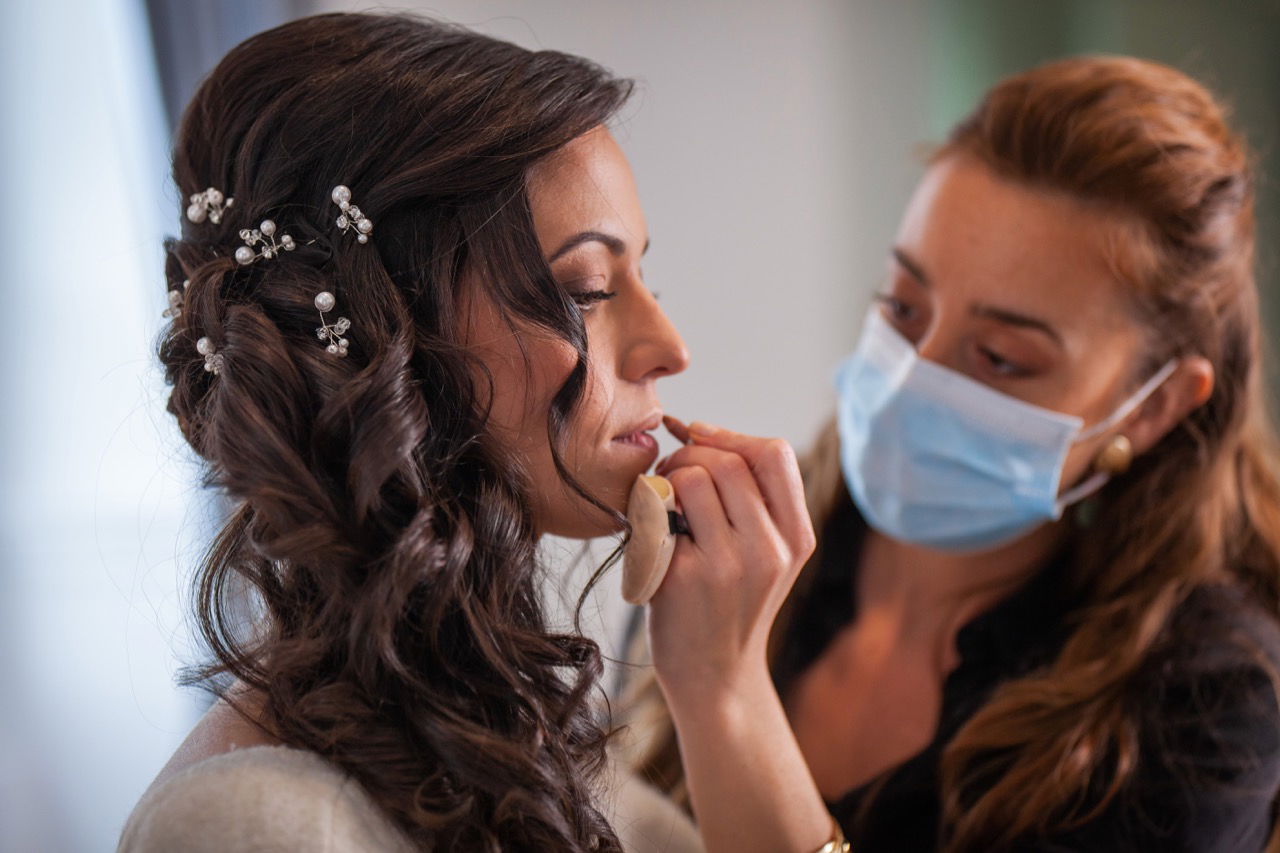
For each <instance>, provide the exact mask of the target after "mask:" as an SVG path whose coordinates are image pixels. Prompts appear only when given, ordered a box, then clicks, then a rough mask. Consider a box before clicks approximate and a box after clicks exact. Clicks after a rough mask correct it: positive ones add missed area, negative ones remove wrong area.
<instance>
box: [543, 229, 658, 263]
mask: <svg viewBox="0 0 1280 853" xmlns="http://www.w3.org/2000/svg"><path fill="white" fill-rule="evenodd" d="M584 243H600V244H602V245H603V246H604V247H605V248H606V249H608V250H609V253H610V254H612V255H614V256H618V255H621V254H623V253H624V252H626V251H627V244H626V242H625V241H624V240H622V239H621V238H620V237H615V236H613V235H612V234H605V233H604V232H603V231H580V232H578V233H577V234H574V235H573V236H572V237H570V238H569V239H568V240H565V241H564V242H563V243H561V244H560V248H558V249H556V250H555V251H554V252H552V253H551V255H550V256H549V257H548V258H547V263H549V264H552V263H555V262H556V261H557V260H559V259H560V258H562V257H564V256H565V255H567V254H569V253H570V252H572V251H573V250H574V249H576V248H578V247H579V246H581V245H583V244H584ZM648 251H649V242H648V241H646V242H645V244H644V249H643V250H642V251H641V252H640V254H642V255H643V254H644V253H645V252H648Z"/></svg>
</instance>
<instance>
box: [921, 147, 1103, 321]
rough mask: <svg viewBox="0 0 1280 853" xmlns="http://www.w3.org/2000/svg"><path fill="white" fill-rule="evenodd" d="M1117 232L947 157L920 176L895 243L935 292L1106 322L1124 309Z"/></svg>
mask: <svg viewBox="0 0 1280 853" xmlns="http://www.w3.org/2000/svg"><path fill="white" fill-rule="evenodd" d="M1120 226H1121V220H1120V218H1119V214H1117V213H1113V212H1110V211H1106V210H1102V209H1100V208H1098V207H1096V206H1091V205H1090V204H1088V203H1087V202H1085V201H1082V200H1080V199H1076V198H1073V197H1071V196H1069V195H1067V194H1066V193H1061V192H1056V191H1052V190H1047V189H1040V188H1036V187H1032V186H1028V185H1026V184H1022V183H1018V182H1015V181H1012V180H1008V179H1006V178H1003V177H1001V176H999V175H997V174H995V172H993V171H992V170H991V169H989V168H988V167H986V166H985V165H983V164H982V163H980V162H978V161H977V160H974V159H972V158H968V157H963V156H951V157H947V158H944V159H943V160H941V161H939V162H938V163H936V164H934V165H933V166H932V167H930V169H929V171H928V172H927V173H926V174H925V177H924V179H923V180H922V181H921V183H920V186H919V187H918V189H917V191H916V193H915V195H914V196H913V197H912V199H911V203H910V205H909V206H908V208H907V212H906V215H905V216H904V218H903V221H902V226H901V228H900V230H899V233H898V241H899V245H900V246H902V247H903V248H904V249H906V250H907V251H908V252H909V253H911V254H912V255H913V257H915V259H916V260H917V261H918V262H919V263H920V264H921V265H922V266H923V267H924V268H925V272H926V274H927V275H929V276H930V277H931V279H932V280H933V281H934V282H936V283H937V285H938V287H939V288H951V289H953V290H959V291H962V292H964V293H966V294H968V295H970V296H972V297H973V298H974V299H982V300H985V301H991V302H998V304H999V305H1000V306H1001V307H1008V308H1014V309H1016V308H1022V309H1026V310H1028V311H1031V310H1035V311H1038V312H1040V313H1041V314H1045V313H1051V314H1053V315H1055V318H1056V319H1058V320H1059V321H1060V322H1064V323H1065V322H1068V321H1070V320H1072V319H1075V320H1078V321H1082V322H1084V323H1085V324H1088V323H1103V324H1104V325H1110V323H1109V322H1108V321H1107V318H1108V317H1110V318H1114V317H1115V312H1116V310H1117V309H1118V308H1119V307H1120V306H1122V305H1124V304H1126V298H1125V297H1126V294H1125V287H1126V285H1125V284H1124V282H1122V281H1121V280H1120V278H1119V276H1118V275H1117V273H1116V268H1115V266H1114V263H1113V260H1114V257H1115V256H1114V254H1113V253H1114V252H1115V251H1117V250H1118V249H1119V248H1120V247H1119V246H1118V245H1117V239H1118V238H1119V237H1120V235H1122V234H1123V233H1125V229H1123V228H1121V227H1120Z"/></svg>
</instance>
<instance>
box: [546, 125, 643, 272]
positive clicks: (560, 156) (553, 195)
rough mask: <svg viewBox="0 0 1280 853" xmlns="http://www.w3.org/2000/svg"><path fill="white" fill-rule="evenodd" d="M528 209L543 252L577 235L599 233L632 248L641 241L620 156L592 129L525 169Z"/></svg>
mask: <svg viewBox="0 0 1280 853" xmlns="http://www.w3.org/2000/svg"><path fill="white" fill-rule="evenodd" d="M528 187H529V205H530V208H531V209H532V211H533V224H534V230H535V231H536V232H537V236H538V242H539V243H540V244H541V246H542V248H543V251H544V252H550V251H552V250H553V249H554V248H555V247H556V246H559V245H560V244H561V243H562V242H563V241H564V240H565V239H567V238H569V237H571V236H573V235H574V234H577V233H579V232H581V231H590V230H596V231H604V232H606V233H611V234H614V235H616V236H618V237H620V238H622V239H623V240H625V241H626V242H628V243H629V244H631V245H632V246H643V245H644V243H645V240H646V233H645V228H646V226H645V221H644V214H643V213H642V211H641V208H640V198H639V195H638V193H637V192H636V184H635V178H634V176H633V175H632V173H631V166H630V165H629V164H628V163H627V158H626V156H625V155H624V154H623V153H622V149H621V148H620V147H619V146H618V143H617V141H616V140H614V138H613V134H611V133H609V131H608V130H607V129H606V128H604V127H597V128H595V129H593V130H590V131H588V132H587V133H584V134H582V135H581V136H579V137H578V138H576V139H574V140H573V141H571V142H569V143H568V144H567V145H565V146H564V147H563V148H560V149H559V150H557V151H556V152H554V153H553V154H551V155H549V156H548V157H546V158H544V159H543V160H541V161H539V162H538V163H537V164H535V165H534V167H533V168H532V169H531V170H530V171H529V178H528Z"/></svg>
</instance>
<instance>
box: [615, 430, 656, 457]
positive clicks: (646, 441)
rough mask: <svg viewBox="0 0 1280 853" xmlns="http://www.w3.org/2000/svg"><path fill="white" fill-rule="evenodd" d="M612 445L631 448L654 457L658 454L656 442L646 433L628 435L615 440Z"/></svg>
mask: <svg viewBox="0 0 1280 853" xmlns="http://www.w3.org/2000/svg"><path fill="white" fill-rule="evenodd" d="M613 443H614V444H620V445H622V446H623V447H629V448H632V449H634V450H637V451H639V452H641V453H646V454H652V455H656V454H657V452H658V440H657V439H656V438H654V437H653V436H651V435H649V433H647V432H633V433H631V434H630V435H624V436H622V437H620V438H615V439H614V440H613Z"/></svg>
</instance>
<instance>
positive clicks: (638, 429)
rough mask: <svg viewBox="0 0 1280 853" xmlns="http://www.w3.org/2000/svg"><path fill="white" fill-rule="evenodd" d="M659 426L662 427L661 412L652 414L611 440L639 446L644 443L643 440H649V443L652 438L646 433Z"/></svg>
mask: <svg viewBox="0 0 1280 853" xmlns="http://www.w3.org/2000/svg"><path fill="white" fill-rule="evenodd" d="M660 426H662V412H660V411H659V412H653V413H651V414H649V415H648V416H647V417H646V418H645V419H644V420H642V421H639V422H637V423H634V424H632V425H631V426H629V427H627V428H626V429H624V430H623V431H622V432H621V433H619V434H618V435H615V436H614V437H613V440H614V441H622V442H626V443H629V444H640V443H642V442H644V441H645V439H649V440H650V441H651V440H652V436H649V435H648V433H650V432H652V431H653V430H655V429H657V428H658V427H660Z"/></svg>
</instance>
